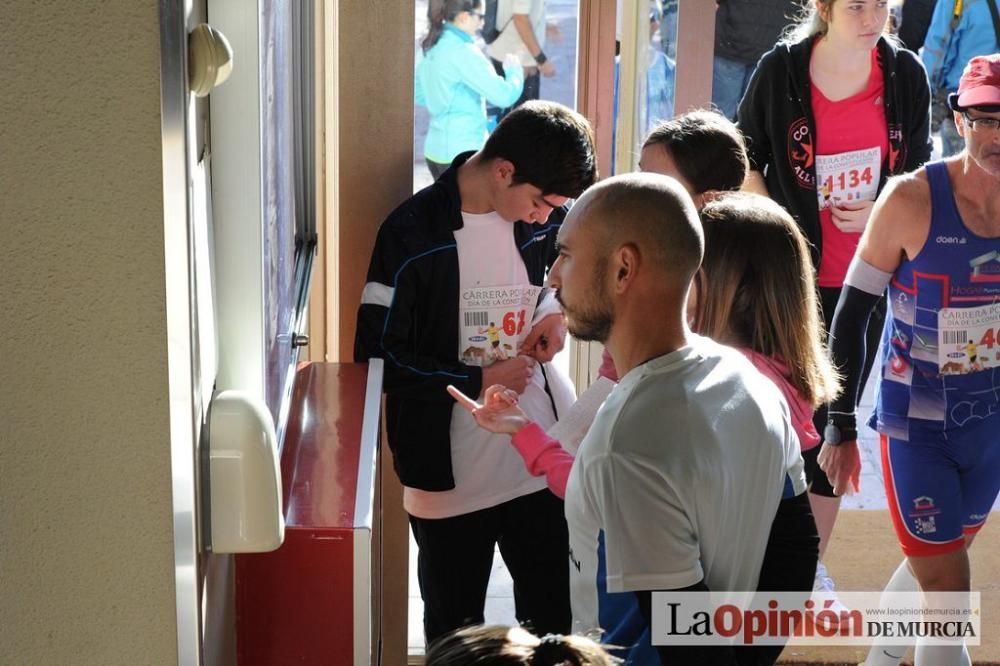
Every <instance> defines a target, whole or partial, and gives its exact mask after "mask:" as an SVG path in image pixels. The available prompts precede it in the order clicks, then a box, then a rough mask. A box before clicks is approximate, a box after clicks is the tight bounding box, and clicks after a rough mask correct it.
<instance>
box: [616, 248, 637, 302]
mask: <svg viewBox="0 0 1000 666" xmlns="http://www.w3.org/2000/svg"><path fill="white" fill-rule="evenodd" d="M641 260H642V257H641V256H640V255H639V248H638V247H636V245H635V244H634V243H625V244H624V245H621V246H619V247H618V249H617V250H615V252H614V255H613V259H612V261H613V269H614V280H615V293H617V294H621V293H624V292H625V290H627V289H628V288H629V286H630V285H631V284H632V282H633V281H634V280H635V276H636V273H637V272H638V270H639V264H640V263H641Z"/></svg>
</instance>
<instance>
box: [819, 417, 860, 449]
mask: <svg viewBox="0 0 1000 666" xmlns="http://www.w3.org/2000/svg"><path fill="white" fill-rule="evenodd" d="M857 439H858V429H857V428H850V427H846V426H845V427H843V428H841V427H840V426H837V425H835V424H833V423H827V424H826V427H825V428H823V441H824V442H826V443H827V444H830V445H832V446H840V445H841V444H842V443H844V442H854V441H856V440H857Z"/></svg>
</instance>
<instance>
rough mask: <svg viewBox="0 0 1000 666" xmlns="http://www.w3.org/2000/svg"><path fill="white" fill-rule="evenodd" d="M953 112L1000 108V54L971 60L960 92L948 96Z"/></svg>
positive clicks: (961, 82) (961, 83)
mask: <svg viewBox="0 0 1000 666" xmlns="http://www.w3.org/2000/svg"><path fill="white" fill-rule="evenodd" d="M948 105H949V106H950V107H951V108H952V110H953V111H961V110H962V109H967V108H969V107H972V106H1000V53H993V54H991V55H981V56H976V57H974V58H972V59H971V60H969V64H967V65H966V66H965V71H964V72H962V78H961V79H960V80H959V82H958V92H957V93H952V94H950V95H948Z"/></svg>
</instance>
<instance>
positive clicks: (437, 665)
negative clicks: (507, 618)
mask: <svg viewBox="0 0 1000 666" xmlns="http://www.w3.org/2000/svg"><path fill="white" fill-rule="evenodd" d="M616 663H617V660H616V659H614V658H612V657H611V656H610V655H608V653H607V652H605V651H604V649H603V648H602V647H601V646H600V645H598V644H597V643H595V642H594V641H592V640H590V639H589V638H584V637H583V636H573V635H569V636H563V635H561V634H549V635H547V636H543V637H541V638H539V637H537V636H535V635H533V634H531V633H529V632H527V631H525V630H524V629H522V628H520V627H502V626H474V627H466V628H464V629H459V630H458V631H455V632H452V633H450V634H448V635H446V636H442V637H441V638H440V639H438V640H437V641H435V642H434V644H433V645H431V646H430V649H428V650H427V656H426V658H425V659H424V664H425V665H426V666H614V664H616Z"/></svg>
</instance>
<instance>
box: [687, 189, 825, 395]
mask: <svg viewBox="0 0 1000 666" xmlns="http://www.w3.org/2000/svg"><path fill="white" fill-rule="evenodd" d="M701 221H702V226H703V227H704V230H705V256H704V258H703V259H702V262H701V271H699V272H698V274H697V276H696V277H695V281H696V282H695V284H696V285H697V289H698V292H697V298H696V307H695V310H696V311H695V317H694V326H693V327H692V328H694V330H695V331H696V332H697V333H700V334H701V335H705V336H708V337H710V338H714V339H715V340H717V341H719V342H722V343H724V344H729V345H733V346H736V347H749V348H750V349H752V350H754V351H755V352H758V353H760V354H763V355H765V356H774V357H777V358H780V359H781V360H782V361H783V362H784V363H785V365H786V366H787V367H788V369H789V372H790V375H791V376H790V378H789V380H790V381H791V383H792V386H794V387H795V388H796V389H797V390H798V392H799V393H800V394H801V395H802V397H803V398H804V399H805V400H807V401H808V402H809V403H811V404H812V405H813V406H814V407H816V406H819V405H821V404H823V403H825V402H829V401H830V400H832V399H833V398H835V397H836V395H837V393H839V391H840V387H839V378H838V376H837V372H836V371H835V370H834V368H833V364H832V363H831V362H830V356H829V354H828V353H827V350H826V346H825V344H824V337H825V336H824V333H823V325H822V323H821V322H820V319H819V309H818V307H817V305H816V289H815V284H816V277H815V275H814V273H813V267H812V261H811V260H810V256H809V246H808V244H807V243H806V239H805V236H804V235H803V234H802V231H801V230H799V227H798V225H797V224H796V223H795V221H794V220H793V219H792V216H791V215H789V214H788V212H786V211H785V209H784V208H782V207H781V206H779V205H778V204H777V203H775V202H774V201H773V200H771V199H769V198H767V197H765V196H761V195H759V194H749V193H746V192H726V193H724V194H721V195H720V196H719V197H718V198H716V199H715V200H713V201H710V202H708V203H707V204H705V207H704V208H702V211H701Z"/></svg>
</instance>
